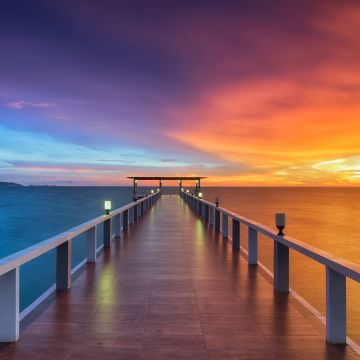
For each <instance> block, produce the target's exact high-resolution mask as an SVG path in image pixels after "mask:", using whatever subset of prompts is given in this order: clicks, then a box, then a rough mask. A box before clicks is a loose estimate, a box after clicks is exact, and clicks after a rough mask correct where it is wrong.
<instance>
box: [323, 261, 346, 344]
mask: <svg viewBox="0 0 360 360" xmlns="http://www.w3.org/2000/svg"><path fill="white" fill-rule="evenodd" d="M326 341H327V342H329V343H331V344H345V343H346V277H345V276H344V275H342V274H339V273H338V272H337V271H335V270H333V269H330V268H329V267H326Z"/></svg>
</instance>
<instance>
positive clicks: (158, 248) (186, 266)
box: [0, 196, 359, 360]
mask: <svg viewBox="0 0 360 360" xmlns="http://www.w3.org/2000/svg"><path fill="white" fill-rule="evenodd" d="M80 358H81V359H105V360H106V359H156V360H160V359H194V360H196V359H331V360H337V359H358V358H359V357H358V356H357V355H356V353H354V352H353V351H352V350H351V349H350V347H349V346H346V345H345V346H341V345H331V344H328V343H326V341H325V329H324V326H323V325H322V324H321V323H320V322H319V321H318V320H316V319H315V318H314V317H312V316H311V315H310V314H309V313H308V312H307V311H306V310H305V309H304V308H302V306H301V305H300V304H298V303H297V302H296V300H295V299H293V298H292V296H291V295H288V294H282V293H277V292H274V290H273V285H272V284H271V282H269V281H268V280H267V279H266V278H265V277H264V276H263V274H261V273H260V272H259V271H258V270H257V267H256V266H254V265H248V262H247V259H246V258H245V257H243V255H241V254H240V251H239V250H237V249H233V247H232V244H231V242H229V241H227V240H225V239H223V237H222V235H221V233H219V232H215V231H214V228H213V226H211V225H209V224H208V223H204V221H202V220H201V219H200V218H199V217H197V216H196V215H195V214H194V212H193V210H192V209H191V208H190V207H189V206H188V205H187V204H186V202H185V201H184V200H183V199H181V198H180V197H178V196H173V197H172V198H169V197H162V198H161V200H160V201H158V202H157V203H156V204H155V205H154V206H153V207H152V208H149V211H147V212H146V213H144V216H143V217H142V218H139V220H138V222H137V224H136V225H131V226H130V227H129V228H128V229H127V230H125V231H124V232H123V233H122V235H121V238H119V239H117V240H114V241H112V244H111V247H108V248H105V249H104V252H103V254H102V255H101V256H99V257H98V259H97V262H96V263H95V262H94V263H91V264H89V265H88V266H87V267H86V268H85V270H84V271H83V272H82V273H81V274H80V275H79V276H78V277H77V279H76V280H75V281H73V284H72V288H71V290H69V291H61V292H59V293H58V294H57V295H56V296H53V297H51V298H50V299H48V300H47V301H45V303H43V304H42V305H40V306H39V307H38V308H37V309H36V310H34V311H33V312H32V313H31V314H30V315H29V316H28V317H27V318H26V319H25V320H24V321H22V322H21V328H20V340H19V341H18V342H14V343H2V344H0V359H2V360H5V359H46V360H48V359H52V360H55V359H80Z"/></svg>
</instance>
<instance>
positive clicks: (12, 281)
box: [0, 267, 20, 342]
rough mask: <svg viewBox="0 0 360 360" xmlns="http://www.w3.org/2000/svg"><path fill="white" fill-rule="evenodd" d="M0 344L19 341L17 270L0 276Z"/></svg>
mask: <svg viewBox="0 0 360 360" xmlns="http://www.w3.org/2000/svg"><path fill="white" fill-rule="evenodd" d="M0 294H1V296H0V342H14V341H17V340H18V339H19V321H20V320H19V268H18V267H17V268H15V269H13V270H10V271H9V272H7V273H6V274H3V275H1V276H0Z"/></svg>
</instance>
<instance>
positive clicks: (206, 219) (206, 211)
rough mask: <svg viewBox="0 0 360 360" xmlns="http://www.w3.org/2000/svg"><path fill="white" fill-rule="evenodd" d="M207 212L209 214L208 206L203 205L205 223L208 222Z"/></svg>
mask: <svg viewBox="0 0 360 360" xmlns="http://www.w3.org/2000/svg"><path fill="white" fill-rule="evenodd" d="M209 212H210V209H209V205H206V204H205V221H206V222H207V221H209Z"/></svg>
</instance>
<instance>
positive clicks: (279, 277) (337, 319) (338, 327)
mask: <svg viewBox="0 0 360 360" xmlns="http://www.w3.org/2000/svg"><path fill="white" fill-rule="evenodd" d="M180 196H181V197H182V198H183V199H184V200H185V202H186V203H187V204H188V205H189V206H190V207H191V208H192V209H193V210H194V211H195V212H196V213H197V214H198V215H199V216H200V217H201V218H203V219H204V220H205V221H208V222H209V223H210V224H212V225H214V227H215V231H219V232H222V235H223V237H224V238H228V237H229V236H228V233H229V229H228V226H229V220H231V221H232V229H231V230H232V246H233V248H234V249H240V224H243V225H245V226H247V227H248V251H247V252H248V254H247V257H248V262H249V264H254V265H255V264H257V263H258V233H261V234H263V235H265V236H267V237H269V238H270V239H272V240H273V241H274V289H275V291H278V292H281V293H288V292H289V269H290V266H289V249H291V250H294V251H296V252H298V253H300V254H302V255H305V256H306V257H308V258H310V259H312V260H315V261H316V262H318V263H320V264H322V265H324V266H325V268H326V340H327V341H328V342H329V343H334V344H345V343H346V278H349V279H352V280H354V281H356V282H360V265H358V264H355V263H353V262H351V261H348V260H345V259H343V258H341V257H338V256H335V255H333V254H331V253H329V252H327V251H323V250H321V249H318V248H316V247H315V246H312V245H309V244H307V243H305V242H303V241H300V240H297V239H295V238H293V237H290V236H287V235H285V234H283V233H282V230H283V228H284V227H285V215H284V214H277V215H280V217H279V219H280V220H279V223H277V224H276V226H277V227H278V229H279V232H276V231H274V230H273V229H271V228H269V227H267V226H265V225H262V224H260V223H257V222H255V221H253V220H250V219H247V218H245V217H243V216H241V215H239V214H237V213H235V212H232V211H229V210H227V209H225V208H223V207H220V206H218V204H213V203H211V202H209V201H206V200H203V199H201V198H199V197H196V196H195V195H193V194H189V193H187V192H185V191H181V192H180ZM281 219H282V220H281Z"/></svg>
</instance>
